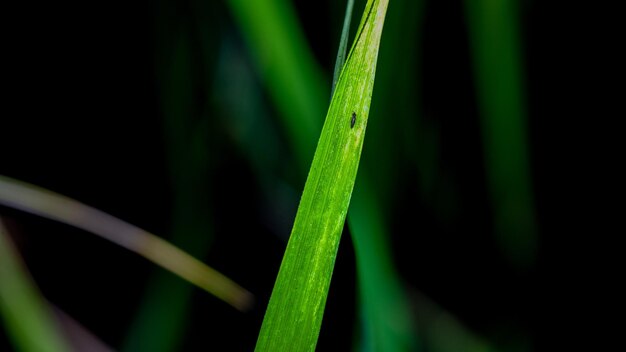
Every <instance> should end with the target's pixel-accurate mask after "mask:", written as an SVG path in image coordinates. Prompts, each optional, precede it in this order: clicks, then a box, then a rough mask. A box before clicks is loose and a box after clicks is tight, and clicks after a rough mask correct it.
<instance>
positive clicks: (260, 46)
mask: <svg viewBox="0 0 626 352" xmlns="http://www.w3.org/2000/svg"><path fill="white" fill-rule="evenodd" d="M228 4H229V5H230V8H231V10H232V12H233V14H234V16H235V19H236V20H237V23H238V25H239V27H240V28H241V30H242V32H243V34H244V36H245V38H246V40H247V43H248V46H249V47H250V48H252V53H253V55H254V57H255V58H256V63H257V65H258V66H259V72H260V73H261V74H262V76H263V80H264V81H265V82H266V84H267V85H268V86H269V88H270V89H269V92H270V95H271V97H272V99H273V101H275V102H276V105H277V107H278V109H279V111H280V116H281V117H282V123H283V126H285V129H286V132H287V133H286V135H287V137H288V138H289V140H290V144H291V145H292V146H293V149H294V151H295V154H296V161H297V163H298V165H299V166H300V168H301V169H302V170H307V169H308V167H309V165H310V164H311V159H312V156H313V152H314V151H315V142H316V139H315V138H316V137H315V136H319V132H320V130H321V127H322V120H321V118H322V116H324V113H325V104H326V103H325V102H326V99H327V97H328V95H327V93H325V91H326V88H324V87H325V84H324V79H323V78H322V77H324V75H323V74H322V71H321V69H320V68H319V66H318V65H317V63H316V62H315V61H314V59H313V56H312V55H311V54H310V53H309V52H308V48H307V47H306V44H305V43H306V40H305V36H304V34H303V33H302V31H301V30H300V28H299V26H298V24H297V22H296V19H297V16H296V14H295V12H294V10H293V8H292V7H291V6H290V4H289V3H288V1H287V0H265V1H248V0H230V1H228ZM316 102H322V103H321V104H320V103H316ZM303 136H311V138H301V137H303Z"/></svg>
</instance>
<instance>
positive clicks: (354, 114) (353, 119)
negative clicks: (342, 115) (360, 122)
mask: <svg viewBox="0 0 626 352" xmlns="http://www.w3.org/2000/svg"><path fill="white" fill-rule="evenodd" d="M355 123H356V112H352V120H350V128H354V124H355Z"/></svg>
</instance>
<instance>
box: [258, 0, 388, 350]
mask: <svg viewBox="0 0 626 352" xmlns="http://www.w3.org/2000/svg"><path fill="white" fill-rule="evenodd" d="M387 5H388V0H370V1H368V3H367V6H366V8H365V13H364V16H363V19H362V22H361V25H360V26H359V31H358V32H357V35H356V40H355V42H354V44H353V46H352V49H351V51H350V55H349V56H348V59H347V61H346V64H345V66H344V68H343V70H342V72H341V75H340V78H339V81H338V83H337V89H336V91H335V93H334V95H333V98H332V100H331V103H330V108H329V111H328V115H327V117H326V122H325V124H324V128H323V129H322V134H321V137H320V140H319V143H318V146H317V149H316V151H315V156H314V158H313V163H312V165H311V169H310V172H309V176H308V178H307V181H306V184H305V187H304V192H303V194H302V199H301V201H300V206H299V207H298V212H297V214H296V220H295V223H294V226H293V230H292V233H291V237H290V239H289V243H288V245H287V250H286V251H285V256H284V257H283V262H282V264H281V267H280V271H279V273H278V278H277V280H276V284H275V286H274V290H273V292H272V297H271V298H270V302H269V306H268V309H267V311H266V314H265V319H264V320H263V325H262V327H261V332H260V334H259V339H258V341H257V346H256V350H257V351H286V350H291V351H312V350H314V349H315V345H316V343H317V337H318V335H319V331H320V327H321V323H322V317H323V313H324V306H325V303H326V297H327V295H328V288H329V286H330V279H331V277H332V272H333V267H334V263H335V258H336V255H337V249H338V246H339V240H340V238H341V232H342V230H343V225H344V221H345V217H346V213H347V211H348V205H349V203H350V197H351V194H352V188H353V186H354V182H355V178H356V174H357V169H358V165H359V159H360V155H361V149H362V146H363V139H364V137H365V128H366V126H367V119H368V114H369V109H370V103H371V97H372V90H373V87H374V76H375V71H376V61H377V57H378V49H379V45H380V37H381V34H382V28H383V23H384V18H385V13H386V10H387Z"/></svg>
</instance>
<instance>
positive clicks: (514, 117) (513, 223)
mask: <svg viewBox="0 0 626 352" xmlns="http://www.w3.org/2000/svg"><path fill="white" fill-rule="evenodd" d="M466 5H467V6H466V7H467V15H468V16H467V17H468V24H469V29H470V39H471V45H472V54H473V56H474V68H475V79H476V86H477V92H478V100H479V105H480V111H481V117H482V134H483V141H484V142H483V147H484V150H485V159H486V166H487V177H488V183H489V191H490V194H491V200H492V207H493V216H494V228H495V232H496V235H497V236H498V238H499V241H500V243H501V246H502V249H503V251H504V252H505V253H506V254H507V255H508V257H509V258H510V259H511V260H512V262H513V264H515V265H516V266H517V267H518V268H520V269H524V268H528V267H529V266H530V265H532V263H533V261H534V258H535V254H536V247H537V238H536V237H537V235H536V223H535V221H536V220H535V210H534V206H533V189H532V186H531V179H530V166H529V158H528V144H527V143H528V133H527V121H526V105H525V94H524V79H523V77H524V74H523V68H522V63H521V60H522V57H523V56H522V54H523V52H522V49H521V40H520V24H519V15H520V14H519V8H518V6H519V4H518V2H517V1H516V0H468V1H466Z"/></svg>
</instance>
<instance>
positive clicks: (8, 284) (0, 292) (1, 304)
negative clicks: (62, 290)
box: [0, 219, 70, 352]
mask: <svg viewBox="0 0 626 352" xmlns="http://www.w3.org/2000/svg"><path fill="white" fill-rule="evenodd" d="M0 314H1V315H2V318H3V320H4V326H6V328H7V332H8V336H9V337H10V338H11V340H12V342H13V345H14V347H15V348H16V349H17V350H19V351H24V352H31V351H32V352H42V351H43V352H64V351H70V348H69V346H68V344H67V342H66V341H65V340H64V338H63V337H62V335H61V331H60V329H59V327H58V325H57V324H56V322H55V320H54V317H53V315H52V310H51V309H50V307H49V306H48V304H47V302H46V301H45V299H44V298H43V297H41V294H40V293H39V290H38V289H37V287H36V286H35V283H33V282H32V281H31V279H30V275H29V274H28V273H27V271H26V268H25V267H24V265H23V263H22V262H21V259H20V258H19V257H18V252H17V250H16V248H15V246H14V244H13V243H12V241H11V239H10V238H9V236H8V234H7V233H6V231H5V228H4V224H3V223H2V221H1V219H0Z"/></svg>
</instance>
